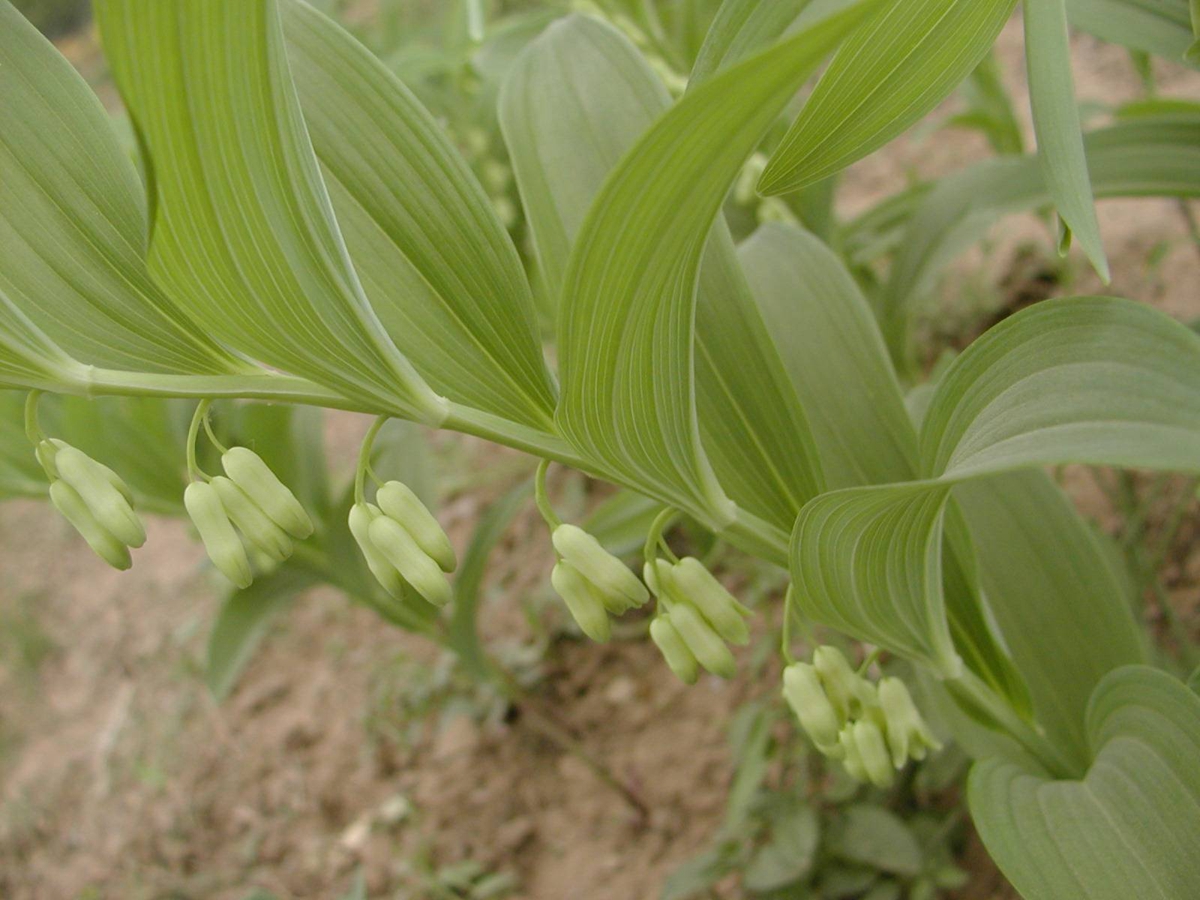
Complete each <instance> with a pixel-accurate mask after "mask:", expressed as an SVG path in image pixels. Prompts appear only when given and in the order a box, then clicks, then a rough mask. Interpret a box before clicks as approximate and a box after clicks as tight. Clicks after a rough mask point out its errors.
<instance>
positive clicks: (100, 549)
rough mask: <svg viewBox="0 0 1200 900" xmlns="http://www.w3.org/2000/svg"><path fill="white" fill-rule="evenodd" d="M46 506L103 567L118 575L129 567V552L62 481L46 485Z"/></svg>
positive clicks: (73, 490) (131, 563)
mask: <svg viewBox="0 0 1200 900" xmlns="http://www.w3.org/2000/svg"><path fill="white" fill-rule="evenodd" d="M50 502H51V503H53V504H54V508H55V509H57V510H58V511H59V512H60V513H62V514H63V516H64V517H65V518H66V520H67V521H68V522H70V523H71V524H72V525H73V526H74V527H75V530H76V531H78V532H79V534H80V535H81V536H82V537H83V539H84V540H85V541H87V545H88V546H89V547H91V548H92V550H94V551H95V552H96V555H97V556H99V557H100V558H101V559H103V560H104V561H105V562H106V563H108V564H109V565H110V566H112V567H113V568H114V569H120V570H122V571H124V570H125V569H128V568H129V567H130V566H131V565H133V560H132V559H131V558H130V556H129V548H128V547H127V546H126V545H125V544H123V543H122V542H121V541H119V540H117V538H115V537H114V536H113V535H112V534H111V533H109V532H108V530H107V529H105V528H104V526H103V525H101V524H100V523H99V522H98V521H97V520H96V517H95V516H94V515H92V512H91V510H90V509H89V508H88V506H87V504H86V503H84V502H83V498H82V497H80V496H79V492H78V491H76V490H75V488H73V487H71V485H69V484H67V482H65V481H56V482H54V483H53V484H52V485H50Z"/></svg>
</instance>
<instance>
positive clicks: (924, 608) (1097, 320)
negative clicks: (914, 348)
mask: <svg viewBox="0 0 1200 900" xmlns="http://www.w3.org/2000/svg"><path fill="white" fill-rule="evenodd" d="M922 456H923V459H924V471H925V472H926V473H928V475H930V476H932V477H935V478H937V479H938V480H936V481H924V482H911V483H907V484H895V485H885V486H879V487H869V488H855V489H848V490H840V491H833V492H830V493H827V494H824V495H822V496H820V497H818V498H816V499H815V500H813V501H811V502H810V503H808V504H807V505H806V506H805V508H804V509H803V510H802V511H801V513H800V516H799V518H798V519H797V521H796V528H795V530H794V532H793V535H792V546H791V563H792V566H791V568H792V576H793V579H794V580H795V583H796V588H797V590H796V594H795V596H796V598H797V602H798V603H800V604H801V607H802V608H803V609H804V610H805V611H806V612H807V613H808V614H809V615H810V616H811V617H812V618H814V619H817V620H818V621H821V622H824V623H826V624H829V625H833V626H834V627H837V628H839V629H841V630H843V631H846V632H847V633H849V634H852V635H854V636H855V637H857V638H859V639H861V640H868V641H871V642H872V643H876V644H879V645H881V646H883V647H886V648H888V649H890V650H892V651H894V652H897V653H900V654H903V655H905V656H908V657H909V658H912V659H916V660H920V661H923V662H925V663H927V664H929V665H931V666H932V667H933V668H934V669H935V671H937V672H939V673H941V674H942V675H944V676H954V675H955V674H956V673H957V671H958V669H959V667H958V656H959V654H958V653H957V652H956V649H957V648H956V647H955V645H954V644H953V642H952V640H951V636H950V629H949V626H948V620H947V614H946V610H945V606H946V603H945V599H944V597H943V595H942V583H943V566H942V558H941V553H942V529H943V520H944V509H945V504H946V500H947V496H948V492H949V490H950V487H951V486H952V485H953V484H954V483H955V482H959V481H963V480H965V479H967V478H972V477H979V476H983V475H989V474H997V473H1001V472H1007V471H1011V470H1015V469H1020V468H1029V467H1036V466H1040V465H1046V464H1052V463H1059V462H1069V461H1084V462H1095V463H1099V464H1107V465H1124V466H1137V467H1146V468H1162V469H1175V470H1184V471H1194V470H1196V469H1197V468H1198V467H1200V336H1198V335H1196V334H1195V333H1194V332H1192V331H1191V330H1189V329H1187V328H1186V327H1184V326H1182V325H1180V324H1178V323H1177V322H1175V321H1173V320H1172V319H1170V318H1168V317H1167V316H1165V315H1163V314H1162V313H1159V312H1157V311H1155V310H1153V309H1151V308H1149V307H1145V306H1141V305H1139V304H1136V303H1132V302H1130V301H1125V300H1117V299H1113V298H1077V299H1070V300H1051V301H1046V302H1044V303H1041V304H1039V305H1037V306H1034V307H1030V308H1029V309H1026V310H1024V311H1022V312H1021V313H1018V314H1017V315H1015V316H1013V317H1012V318H1010V319H1007V320H1005V321H1004V322H1002V323H1000V325H998V326H996V327H994V328H993V329H991V330H990V331H988V332H987V333H986V334H984V335H983V337H981V338H979V339H978V340H977V341H975V343H973V344H972V345H971V346H970V347H969V348H968V349H967V350H966V351H964V352H963V354H962V355H961V356H959V357H958V359H957V360H955V362H954V363H953V364H951V366H950V367H949V369H948V370H947V372H946V374H945V376H944V377H943V378H942V380H941V381H940V383H939V384H938V386H937V388H936V389H935V391H934V395H933V397H932V399H931V401H930V405H929V409H928V412H927V413H926V415H925V419H924V423H923V426H922Z"/></svg>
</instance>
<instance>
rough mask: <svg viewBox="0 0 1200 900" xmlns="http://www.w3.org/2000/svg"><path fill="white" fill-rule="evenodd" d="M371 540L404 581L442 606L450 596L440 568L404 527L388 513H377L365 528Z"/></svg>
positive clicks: (448, 584) (448, 585)
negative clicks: (375, 517) (380, 514)
mask: <svg viewBox="0 0 1200 900" xmlns="http://www.w3.org/2000/svg"><path fill="white" fill-rule="evenodd" d="M368 534H369V535H370V538H371V543H372V544H374V545H375V548H376V549H377V550H378V551H379V552H380V553H381V554H382V555H383V557H384V559H386V560H387V561H388V562H390V563H391V564H392V565H393V566H395V567H396V571H398V572H399V573H400V575H401V576H403V578H404V580H405V581H407V582H408V583H409V584H411V585H412V586H413V588H414V589H415V590H416V592H417V593H418V594H420V595H421V596H422V597H424V598H425V599H426V600H428V601H429V602H430V603H432V604H433V605H434V606H445V605H446V604H448V603H449V602H450V601H451V600H452V599H453V597H454V593H453V591H452V590H451V589H450V583H449V582H448V581H446V576H445V575H443V574H442V570H441V569H440V568H438V564H437V563H435V562H434V561H433V560H432V559H431V558H430V557H429V556H427V555H426V553H425V551H424V550H422V549H421V548H420V547H419V546H418V545H417V542H416V541H415V540H413V537H412V535H411V534H409V533H408V532H407V531H406V530H405V529H404V526H403V525H401V524H400V523H399V522H397V521H396V520H395V519H392V518H390V517H388V516H386V515H385V516H379V517H378V518H377V519H375V520H374V521H373V522H371V524H370V527H369V528H368Z"/></svg>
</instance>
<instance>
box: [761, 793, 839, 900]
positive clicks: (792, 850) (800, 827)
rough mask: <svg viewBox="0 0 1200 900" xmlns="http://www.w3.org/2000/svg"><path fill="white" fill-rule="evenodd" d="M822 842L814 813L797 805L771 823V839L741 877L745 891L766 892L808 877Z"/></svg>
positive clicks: (808, 807) (811, 809) (805, 807)
mask: <svg viewBox="0 0 1200 900" xmlns="http://www.w3.org/2000/svg"><path fill="white" fill-rule="evenodd" d="M820 840H821V822H820V819H819V818H818V816H817V811H816V810H815V809H813V808H812V807H811V806H808V805H801V806H796V807H794V808H792V809H789V810H787V811H785V812H784V813H783V814H782V815H780V816H778V817H776V818H774V819H773V820H772V822H771V840H770V841H769V842H768V843H766V844H764V845H763V846H762V847H760V848H759V849H758V851H757V852H756V853H755V854H754V857H753V858H752V859H751V860H750V863H749V864H748V865H747V866H746V872H745V874H744V875H743V876H742V887H743V888H745V889H746V890H748V891H754V892H760V893H763V892H767V891H775V890H779V889H780V888H784V887H787V886H788V885H789V884H794V883H795V882H797V881H799V880H800V879H802V878H805V877H807V876H808V875H809V874H810V873H811V872H812V869H813V864H814V863H815V862H816V855H817V846H818V844H819V843H820Z"/></svg>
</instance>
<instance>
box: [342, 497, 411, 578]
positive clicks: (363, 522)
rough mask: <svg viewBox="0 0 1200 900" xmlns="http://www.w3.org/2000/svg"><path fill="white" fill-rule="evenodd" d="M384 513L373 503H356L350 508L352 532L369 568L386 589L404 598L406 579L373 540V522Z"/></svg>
mask: <svg viewBox="0 0 1200 900" xmlns="http://www.w3.org/2000/svg"><path fill="white" fill-rule="evenodd" d="M382 515H383V513H382V512H381V511H380V509H379V507H378V506H376V505H375V504H373V503H355V504H354V506H352V507H351V508H350V534H352V535H353V536H354V540H355V542H356V543H357V544H358V549H359V550H361V551H362V555H363V557H364V558H365V559H366V561H367V568H368V569H370V570H371V574H372V575H374V576H375V580H376V581H378V582H379V583H380V584H381V585H382V586H383V589H384V590H385V591H387V592H388V593H389V594H390V595H391V596H393V597H395V598H396V599H397V600H401V599H403V598H404V579H403V578H402V577H401V576H400V573H399V572H398V571H396V567H395V566H393V565H392V564H391V563H390V562H388V561H387V559H386V558H385V557H384V555H383V554H382V553H380V552H379V551H378V550H377V549H376V548H375V545H374V544H373V543H372V542H371V523H372V522H373V521H375V519H376V518H378V517H379V516H382Z"/></svg>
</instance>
